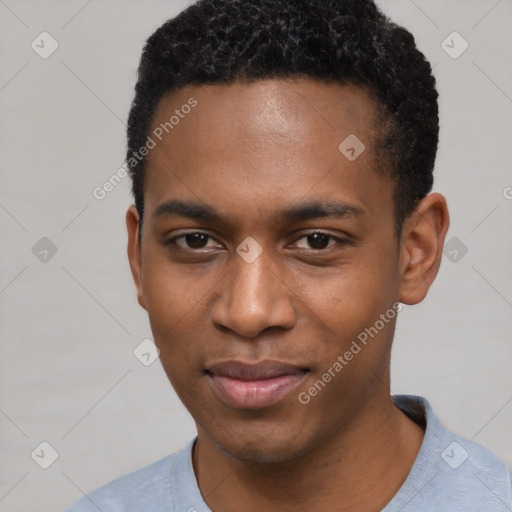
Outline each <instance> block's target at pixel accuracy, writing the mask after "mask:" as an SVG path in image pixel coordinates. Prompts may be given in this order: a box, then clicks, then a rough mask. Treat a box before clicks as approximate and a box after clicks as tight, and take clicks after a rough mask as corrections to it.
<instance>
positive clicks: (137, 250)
mask: <svg viewBox="0 0 512 512" xmlns="http://www.w3.org/2000/svg"><path fill="white" fill-rule="evenodd" d="M139 219H140V216H139V212H138V211H137V208H135V206H130V208H128V211H127V212H126V227H127V229H128V261H129V262H130V269H131V271H132V276H133V281H134V282H135V288H136V289H137V300H138V302H139V304H140V305H141V306H142V307H143V308H144V309H146V303H145V301H144V292H143V287H142V248H141V246H140V242H139Z"/></svg>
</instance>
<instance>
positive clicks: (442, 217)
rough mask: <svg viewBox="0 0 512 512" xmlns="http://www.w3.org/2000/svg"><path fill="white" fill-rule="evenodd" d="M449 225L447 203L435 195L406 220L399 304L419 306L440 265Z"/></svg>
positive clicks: (401, 259) (423, 201) (425, 198)
mask: <svg viewBox="0 0 512 512" xmlns="http://www.w3.org/2000/svg"><path fill="white" fill-rule="evenodd" d="M449 224H450V218H449V214H448V206H447V205H446V199H445V198H444V197H443V196H442V195H441V194H438V193H432V194H429V195H427V196H426V197H424V198H423V199H422V200H421V201H420V202H419V203H418V205H417V206H416V208H415V210H414V212H413V213H412V214H411V215H410V216H409V217H408V218H407V219H406V220H405V222H404V225H403V227H402V234H401V237H400V274H401V285H400V302H403V303H404V304H410V305H412V304H418V302H421V301H422V300H423V299H424V298H425V297H426V295H427V292H428V290H429V288H430V285H431V284H432V283H433V281H434V279H435V277H436V275H437V272H438V271H439V267H440V265H441V259H442V256H443V244H444V239H445V237H446V232H447V231H448V226H449Z"/></svg>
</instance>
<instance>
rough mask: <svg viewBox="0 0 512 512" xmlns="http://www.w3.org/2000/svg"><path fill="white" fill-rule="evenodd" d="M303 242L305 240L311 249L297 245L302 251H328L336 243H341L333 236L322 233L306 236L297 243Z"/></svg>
mask: <svg viewBox="0 0 512 512" xmlns="http://www.w3.org/2000/svg"><path fill="white" fill-rule="evenodd" d="M301 240H305V241H306V245H308V244H309V247H307V246H306V247H304V246H302V247H300V246H298V245H297V246H298V247H299V248H300V249H315V250H321V249H327V248H329V247H332V246H333V245H334V244H335V243H336V241H340V240H338V239H337V238H336V237H334V236H332V235H328V234H327V233H320V232H318V233H311V234H309V235H305V236H303V237H301V238H299V240H298V241H297V242H296V243H298V242H300V241H301ZM331 242H332V243H331Z"/></svg>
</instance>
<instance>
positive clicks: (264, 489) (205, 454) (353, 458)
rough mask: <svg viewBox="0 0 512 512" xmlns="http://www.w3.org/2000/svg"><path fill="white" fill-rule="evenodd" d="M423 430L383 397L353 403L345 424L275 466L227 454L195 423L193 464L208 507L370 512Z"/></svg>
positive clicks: (399, 478)
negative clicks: (357, 406)
mask: <svg viewBox="0 0 512 512" xmlns="http://www.w3.org/2000/svg"><path fill="white" fill-rule="evenodd" d="M423 434H424V432H423V429H422V428H421V427H419V426H418V425H416V424H415V423H414V422H413V421H412V420H410V419H409V418H408V417H407V416H406V415H405V414H404V413H403V412H402V411H400V410H399V409H398V408H397V407H396V406H394V405H393V403H392V402H391V398H390V397H389V400H386V401H385V402H384V403H383V401H382V399H381V400H380V403H379V406H378V407H376V406H373V405H369V406H366V407H364V408H361V412H360V413H359V414H358V416H357V418H355V419H354V421H353V422H351V424H350V425H349V426H348V427H347V428H346V429H344V430H343V431H342V432H336V433H335V434H333V436H332V437H331V438H329V439H326V440H323V442H322V443H321V445H319V446H318V447H317V448H316V449H315V450H312V451H311V452H310V453H308V454H306V455H303V456H301V457H300V458H296V459H293V460H291V461H286V462H281V463H278V464H259V463H247V462H245V461H238V460H234V459H233V458H231V457H229V456H228V455H226V454H225V453H224V452H222V451H221V450H219V448H218V447H217V446H216V445H215V444H214V443H212V441H211V440H210V438H209V437H208V435H207V434H206V432H204V431H203V430H202V429H201V428H198V441H197V443H196V445H195V447H194V453H193V463H194V470H195V473H196V477H197V480H198V484H199V488H200V490H201V493H202V495H203V497H204V499H205V501H206V503H207V504H208V506H209V507H210V508H211V509H212V510H213V511H214V512H216V511H222V512H232V511H233V512H234V511H235V510H236V511H238V510H241V509H243V510H244V511H247V512H266V511H274V510H280V511H281V512H288V511H292V510H293V511H296V510H297V509H298V508H299V509H300V508H301V507H302V508H304V509H305V510H315V511H318V512H324V511H326V512H327V511H331V510H337V511H340V512H344V511H349V510H350V511H351V512H363V511H364V512H368V511H373V510H375V511H378V510H382V508H384V507H385V505H386V504H387V503H388V502H389V501H390V500H391V499H392V498H393V496H394V495H395V494H396V492H397V491H398V489H399V488H400V487H401V485H402V484H403V483H404V481H405V479H406V478H407V475H408V474H409V471H410V469H411V467H412V465H413V463H414V460H415V459H416V456H417V454H418V452H419V449H420V447H421V443H422V440H423ZM241 504H243V506H241Z"/></svg>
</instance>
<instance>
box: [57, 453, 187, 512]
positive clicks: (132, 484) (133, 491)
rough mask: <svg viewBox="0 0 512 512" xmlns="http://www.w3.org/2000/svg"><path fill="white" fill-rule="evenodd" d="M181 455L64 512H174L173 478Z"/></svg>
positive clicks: (93, 494)
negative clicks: (174, 469)
mask: <svg viewBox="0 0 512 512" xmlns="http://www.w3.org/2000/svg"><path fill="white" fill-rule="evenodd" d="M177 456H178V454H173V455H167V456H166V457H163V458H162V459H159V460H157V461H155V462H153V463H151V464H149V465H147V466H145V467H143V468H140V469H138V470H136V471H133V472H131V473H128V474H126V475H124V476H121V477H119V478H117V479H115V480H113V481H112V482H110V483H108V484H106V485H104V486H102V487H99V488H98V489H96V490H94V491H92V492H90V493H88V494H87V495H85V496H84V497H83V498H82V499H80V500H79V501H78V502H77V503H75V504H74V505H73V506H71V507H70V508H68V509H66V510H65V511H64V512H93V511H94V512H98V510H101V511H102V512H128V511H132V510H133V511H135V510H151V511H155V512H158V511H160V510H162V511H164V510H165V511H172V510H174V509H173V508H172V496H171V487H170V486H171V476H172V473H173V468H174V465H175V463H176V459H177Z"/></svg>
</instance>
